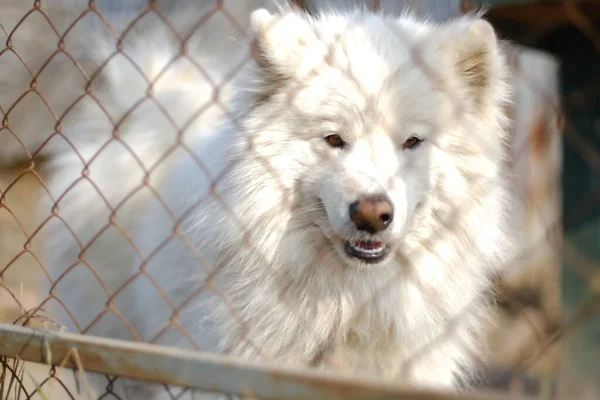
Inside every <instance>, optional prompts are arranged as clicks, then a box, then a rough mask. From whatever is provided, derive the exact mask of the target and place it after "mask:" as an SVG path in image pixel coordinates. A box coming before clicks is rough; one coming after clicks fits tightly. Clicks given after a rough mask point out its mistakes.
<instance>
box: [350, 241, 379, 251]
mask: <svg viewBox="0 0 600 400" xmlns="http://www.w3.org/2000/svg"><path fill="white" fill-rule="evenodd" d="M354 245H355V246H356V247H360V248H361V249H365V250H376V249H379V248H381V247H383V243H381V242H367V241H358V242H355V243H354Z"/></svg>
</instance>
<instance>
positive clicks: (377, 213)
mask: <svg viewBox="0 0 600 400" xmlns="http://www.w3.org/2000/svg"><path fill="white" fill-rule="evenodd" d="M350 219H352V222H354V225H356V228H357V229H358V230H359V231H366V232H369V233H371V234H373V233H377V232H381V231H383V230H385V229H387V227H388V226H389V224H390V223H391V222H392V220H393V219H394V207H393V206H392V202H391V201H390V200H389V198H388V197H387V196H386V195H377V196H369V197H363V198H361V199H359V200H357V201H355V202H354V203H352V204H350Z"/></svg>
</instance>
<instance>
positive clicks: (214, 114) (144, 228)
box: [43, 1, 513, 388]
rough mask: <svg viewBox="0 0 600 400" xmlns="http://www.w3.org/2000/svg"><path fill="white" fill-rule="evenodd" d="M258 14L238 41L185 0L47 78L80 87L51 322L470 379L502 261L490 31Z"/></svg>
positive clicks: (60, 163) (64, 122) (498, 79)
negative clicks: (77, 64) (490, 292)
mask: <svg viewBox="0 0 600 400" xmlns="http://www.w3.org/2000/svg"><path fill="white" fill-rule="evenodd" d="M255 3H261V2H255ZM262 3H264V4H262V5H261V4H259V5H258V6H259V7H266V8H259V9H257V10H256V11H253V12H252V13H251V14H250V11H249V10H248V15H250V18H249V23H248V26H247V28H248V32H250V35H249V36H248V37H246V36H245V35H244V34H242V33H232V34H231V35H223V33H222V31H219V29H220V27H221V26H223V25H225V24H227V18H229V17H228V16H227V15H223V14H222V13H221V14H220V13H218V12H216V13H215V14H214V15H213V16H211V17H210V18H205V19H204V22H205V23H202V24H198V23H197V22H198V20H199V19H200V18H204V17H203V15H205V14H204V12H205V11H206V10H208V9H210V7H209V6H207V5H206V4H202V5H198V4H196V5H194V6H195V7H197V9H195V10H194V11H193V12H192V11H190V10H188V9H186V8H185V7H179V8H178V7H173V8H172V9H170V10H168V12H165V13H162V14H160V15H159V14H158V13H155V12H153V11H152V12H149V13H147V15H146V16H145V17H144V18H141V19H138V20H136V22H135V24H134V26H133V28H127V29H125V30H123V31H124V32H125V33H124V34H123V35H122V36H121V37H120V39H118V38H119V36H118V35H114V33H113V32H112V31H110V32H104V31H103V29H104V28H102V25H101V24H99V27H98V28H97V29H95V28H94V29H86V30H85V32H83V33H81V34H80V35H78V38H72V39H71V40H72V41H73V42H74V43H71V44H69V42H68V41H66V42H65V46H71V47H70V48H73V49H74V48H77V49H79V50H78V53H76V54H77V55H78V57H80V59H81V60H83V61H82V62H81V65H82V67H81V68H78V69H76V70H75V69H62V70H61V69H58V71H59V72H60V71H62V75H63V76H64V75H65V74H71V75H72V76H71V77H70V78H69V76H67V78H68V79H74V80H73V82H74V83H72V84H71V85H69V87H68V88H66V87H65V88H62V90H63V91H67V92H68V91H71V90H74V91H79V92H78V93H79V94H75V95H74V98H76V100H77V101H76V102H74V106H72V107H65V109H66V111H65V113H64V115H63V116H62V117H61V119H60V124H59V131H58V133H57V134H56V141H57V142H60V143H62V144H60V143H57V144H55V150H53V152H52V154H53V156H52V157H51V158H50V164H49V165H50V172H51V177H52V178H51V182H50V183H49V190H50V192H51V194H52V199H51V201H50V202H49V203H46V204H45V206H44V207H45V208H44V212H46V213H49V212H51V214H49V215H51V217H50V218H49V220H48V222H47V224H46V225H45V226H44V228H43V230H46V231H47V232H48V234H49V237H50V241H49V242H50V243H48V244H47V248H46V251H45V252H46V262H47V264H48V265H49V267H50V268H51V274H52V279H53V280H52V283H51V286H50V287H49V288H48V290H49V291H50V293H51V295H52V298H53V299H58V300H59V301H54V300H52V301H49V302H48V303H47V304H45V307H47V308H50V309H52V310H53V312H54V313H55V317H56V318H57V319H58V320H60V321H61V322H62V323H64V324H65V325H67V326H68V327H69V328H70V329H71V330H72V331H75V332H84V333H88V334H94V335H103V336H110V337H116V338H122V339H127V340H142V341H147V342H151V343H160V344H168V345H174V346H180V347H187V348H197V349H201V350H204V351H209V352H217V353H225V354H228V355H231V356H233V357H238V358H243V359H246V360H249V361H259V362H261V361H264V362H268V363H272V364H275V365H281V366H289V367H314V368H325V369H330V370H334V371H338V372H340V373H347V374H361V375H363V376H374V377H383V378H384V379H388V380H393V381H395V382H403V383H406V384H411V385H416V386H425V387H436V388H455V387H458V386H460V385H462V384H465V383H467V382H468V380H469V379H470V378H471V377H472V375H473V374H474V373H475V371H476V366H477V362H478V360H479V356H480V351H481V348H482V340H481V338H480V337H479V335H478V332H479V331H480V324H481V323H482V322H483V321H484V320H485V319H486V318H488V317H489V313H490V310H489V307H488V305H487V301H486V293H487V292H488V290H489V288H490V285H491V278H492V276H493V275H494V274H496V273H499V272H501V271H502V269H503V267H504V266H505V265H506V263H507V262H508V261H509V259H510V257H511V256H512V249H513V247H512V244H511V241H510V236H511V235H510V229H509V228H510V227H509V223H508V221H509V218H508V216H509V211H511V208H512V206H511V201H510V196H509V190H508V189H507V187H508V186H507V181H508V179H507V176H506V171H505V166H504V165H505V164H504V162H505V157H506V154H505V147H506V142H507V140H506V139H507V118H506V116H505V114H504V107H505V105H506V102H507V99H508V90H507V85H506V84H505V76H506V67H505V61H504V56H503V54H502V51H501V45H500V43H499V41H498V39H497V37H496V35H495V32H494V30H493V28H492V27H491V25H490V24H489V23H488V22H486V21H484V20H482V19H480V16H478V15H471V16H464V17H461V18H458V19H455V20H451V21H448V22H445V23H441V24H437V23H432V22H429V21H426V20H420V19H418V18H415V17H413V16H411V15H408V14H405V15H402V16H400V17H397V16H386V15H383V14H381V13H373V12H370V11H367V10H364V9H356V10H350V11H344V12H342V11H336V12H334V11H323V12H321V13H319V14H317V15H307V14H305V13H303V12H301V11H298V10H295V9H292V8H286V7H284V8H272V7H271V6H270V5H268V4H267V3H268V2H266V1H265V2H262ZM244 4H246V3H244ZM231 7H233V8H236V7H239V8H240V10H239V12H240V15H242V14H243V12H244V10H242V9H243V8H244V7H248V6H247V5H244V6H242V5H241V3H240V5H237V3H236V5H235V6H231ZM203 8H204V9H205V10H204V11H202V9H203ZM257 8H258V7H257ZM165 15H166V16H167V17H168V18H169V20H170V25H166V24H164V23H163V22H164V21H163V20H162V19H164V18H165ZM219 18H221V19H219ZM241 20H244V19H243V18H241ZM124 25H126V24H124ZM90 26H91V25H90ZM173 27H174V28H173ZM203 29H204V31H202V30H203ZM243 29H245V27H242V28H241V29H240V31H241V30H243ZM233 31H234V29H232V32H233ZM215 32H217V33H215ZM236 32H237V31H236ZM82 38H83V39H82ZM182 40H183V42H184V43H183V44H182ZM249 45H250V46H249ZM249 48H251V49H252V51H251V55H250V56H248V54H249V50H248V49H249ZM107 60H109V61H107ZM69 62H70V61H69ZM65 63H66V61H65ZM82 71H83V72H86V73H85V74H84V73H83V72H82ZM75 76H76V78H75ZM82 76H83V78H82ZM67 78H64V77H63V80H62V82H69V81H68V80H67ZM78 82H79V83H78ZM77 85H79V86H77ZM230 87H233V90H230ZM57 90H61V88H60V87H59V88H58V89H57ZM59 97H60V96H59ZM61 146H62V147H61Z"/></svg>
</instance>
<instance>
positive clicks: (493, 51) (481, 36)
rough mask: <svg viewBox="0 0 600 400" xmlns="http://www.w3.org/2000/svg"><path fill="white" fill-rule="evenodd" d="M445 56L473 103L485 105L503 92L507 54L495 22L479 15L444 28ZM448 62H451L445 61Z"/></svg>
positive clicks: (461, 86) (479, 105) (471, 103)
mask: <svg viewBox="0 0 600 400" xmlns="http://www.w3.org/2000/svg"><path fill="white" fill-rule="evenodd" d="M439 33H441V36H440V37H441V39H440V40H442V41H443V48H444V49H445V51H444V52H443V53H444V58H445V59H446V60H445V61H446V62H447V63H450V67H451V68H452V70H453V72H454V73H455V74H456V75H458V80H459V82H460V89H461V92H463V94H465V95H466V97H467V99H468V100H469V102H470V106H472V107H474V108H482V107H485V105H486V104H488V102H489V101H497V100H498V99H497V95H498V93H500V92H502V85H503V77H504V57H503V56H502V54H501V53H500V51H499V45H498V38H497V37H496V33H495V32H494V28H493V27H492V25H491V24H490V23H489V22H487V21H485V20H483V19H480V18H474V19H473V18H469V19H462V20H459V21H457V22H454V23H450V24H448V25H446V26H445V27H444V28H442V32H439ZM446 65H448V64H446Z"/></svg>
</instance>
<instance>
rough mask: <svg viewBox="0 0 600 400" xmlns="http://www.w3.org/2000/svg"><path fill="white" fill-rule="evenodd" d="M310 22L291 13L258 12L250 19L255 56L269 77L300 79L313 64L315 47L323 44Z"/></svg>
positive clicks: (292, 11) (301, 16) (293, 12)
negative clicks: (304, 71) (308, 65)
mask: <svg viewBox="0 0 600 400" xmlns="http://www.w3.org/2000/svg"><path fill="white" fill-rule="evenodd" d="M306 18H307V17H306V16H305V15H303V14H301V13H300V12H299V11H296V10H291V9H290V10H285V11H283V12H282V14H277V15H273V14H271V13H269V12H268V11H267V10H265V9H258V10H256V11H254V12H252V14H251V15H250V27H251V31H252V34H253V35H254V40H253V43H252V54H253V57H254V59H255V61H256V63H257V64H258V65H259V67H260V68H261V69H263V70H264V71H265V72H266V73H267V75H268V76H275V77H278V78H279V79H281V78H287V77H292V76H295V75H298V74H299V73H302V70H303V66H305V65H306V64H307V63H308V62H309V61H310V57H311V54H307V53H311V52H313V53H314V52H315V50H317V49H315V48H314V44H316V43H318V42H319V41H318V40H317V37H316V34H315V32H314V30H313V29H312V27H311V25H310V24H309V22H308V21H307V19H306ZM322 45H324V44H322ZM319 47H322V46H317V48H319ZM314 56H316V54H314Z"/></svg>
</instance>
